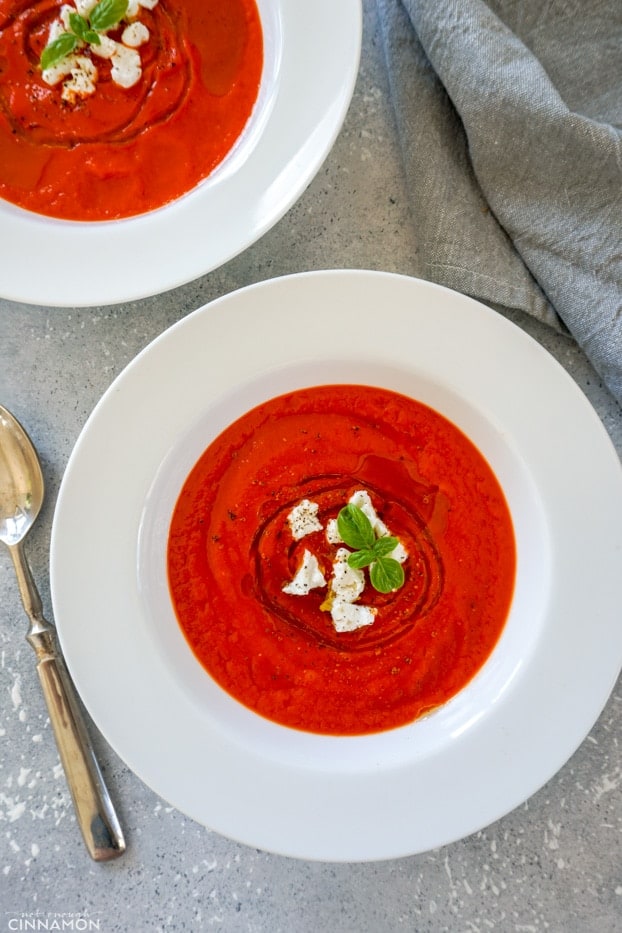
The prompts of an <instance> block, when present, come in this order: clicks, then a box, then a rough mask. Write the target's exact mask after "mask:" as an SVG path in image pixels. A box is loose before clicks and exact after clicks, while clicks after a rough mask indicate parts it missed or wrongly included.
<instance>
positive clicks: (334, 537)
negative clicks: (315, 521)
mask: <svg viewBox="0 0 622 933" xmlns="http://www.w3.org/2000/svg"><path fill="white" fill-rule="evenodd" d="M326 540H327V541H328V543H329V544H343V539H342V537H341V535H340V534H339V530H338V528H337V519H336V518H329V519H328V521H327V522H326Z"/></svg>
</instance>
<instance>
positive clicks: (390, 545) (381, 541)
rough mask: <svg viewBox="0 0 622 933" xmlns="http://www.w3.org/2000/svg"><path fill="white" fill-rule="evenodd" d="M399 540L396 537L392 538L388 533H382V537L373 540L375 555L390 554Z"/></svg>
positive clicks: (383, 555)
mask: <svg viewBox="0 0 622 933" xmlns="http://www.w3.org/2000/svg"><path fill="white" fill-rule="evenodd" d="M398 544H399V541H398V540H397V538H392V537H390V535H384V536H383V537H382V538H378V540H377V541H376V542H375V544H374V547H373V551H374V554H375V555H376V557H385V556H386V555H388V554H390V553H391V551H394V550H395V548H396V547H397V546H398Z"/></svg>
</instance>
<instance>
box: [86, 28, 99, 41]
mask: <svg viewBox="0 0 622 933" xmlns="http://www.w3.org/2000/svg"><path fill="white" fill-rule="evenodd" d="M84 41H85V42H88V43H89V44H90V45H101V44H102V40H101V39H100V38H99V34H98V33H96V32H95V30H94V29H87V30H86V32H85V33H84Z"/></svg>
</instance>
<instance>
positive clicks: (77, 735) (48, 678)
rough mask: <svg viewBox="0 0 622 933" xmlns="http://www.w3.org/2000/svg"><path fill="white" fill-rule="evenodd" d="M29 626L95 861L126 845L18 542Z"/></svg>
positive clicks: (15, 551)
mask: <svg viewBox="0 0 622 933" xmlns="http://www.w3.org/2000/svg"><path fill="white" fill-rule="evenodd" d="M9 550H10V551H11V557H12V558H13V564H14V566H15V572H16V574H17V581H18V585H19V591H20V594H21V597H22V602H23V604H24V609H25V610H26V614H27V616H28V618H29V619H30V628H29V630H28V634H27V635H26V638H27V641H28V642H29V643H30V645H31V646H32V648H33V649H34V652H35V654H36V656H37V671H38V674H39V680H40V681H41V687H42V688H43V695H44V697H45V701H46V703H47V708H48V713H49V716H50V722H51V723H52V728H53V729H54V736H55V738H56V744H57V746H58V751H59V754H60V759H61V762H62V765H63V768H64V771H65V776H66V778H67V783H68V785H69V789H70V791H71V796H72V798H73V803H74V807H75V810H76V816H77V820H78V824H79V826H80V829H81V831H82V835H83V836H84V841H85V843H86V847H87V849H88V851H89V855H90V856H91V858H93V859H94V860H95V861H96V862H103V861H108V860H110V859H113V858H117V857H118V856H119V855H121V854H122V853H123V852H124V851H125V840H124V838H123V832H122V830H121V826H120V824H119V821H118V819H117V815H116V813H115V810H114V807H113V805H112V801H111V799H110V795H109V793H108V790H107V788H106V785H105V783H104V779H103V777H102V774H101V771H100V769H99V765H98V763H97V759H96V757H95V752H94V750H93V746H92V745H91V741H90V739H89V736H88V732H87V730H86V726H85V723H84V718H83V716H82V713H81V711H80V707H79V704H78V700H77V696H76V692H75V688H74V686H73V684H72V682H71V679H70V677H69V674H68V672H67V669H66V667H65V665H64V663H63V661H62V658H61V656H60V652H59V650H58V647H57V643H56V637H55V632H54V628H53V626H52V625H50V623H49V622H48V621H47V620H46V619H45V618H44V617H43V613H42V607H41V599H40V597H39V593H38V591H37V588H36V586H35V583H34V580H33V578H32V574H31V572H30V568H29V566H28V563H27V561H26V558H25V556H24V552H23V549H22V547H21V544H19V543H18V544H14V545H11V547H10V548H9Z"/></svg>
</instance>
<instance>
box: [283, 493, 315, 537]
mask: <svg viewBox="0 0 622 933" xmlns="http://www.w3.org/2000/svg"><path fill="white" fill-rule="evenodd" d="M318 509H319V505H318V504H317V502H310V501H309V500H308V499H303V500H302V502H300V503H299V504H298V505H296V506H294V508H293V509H292V510H291V512H290V513H289V515H288V516H287V521H288V523H289V527H290V529H291V532H292V538H294V540H295V541H300V539H301V538H304V537H306V535H310V534H313V532H314V531H321V530H322V525H321V523H320V521H319V519H318V517H317V513H318Z"/></svg>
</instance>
